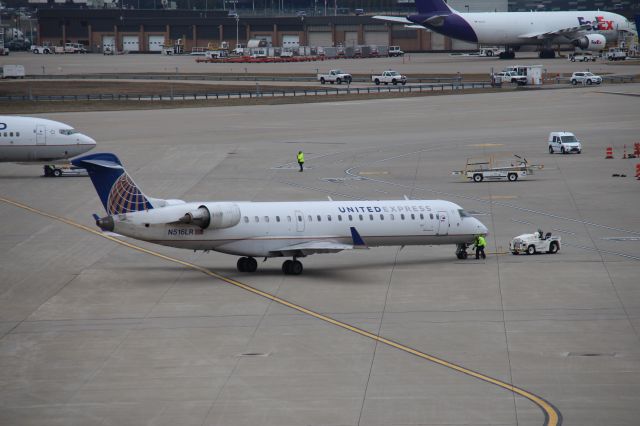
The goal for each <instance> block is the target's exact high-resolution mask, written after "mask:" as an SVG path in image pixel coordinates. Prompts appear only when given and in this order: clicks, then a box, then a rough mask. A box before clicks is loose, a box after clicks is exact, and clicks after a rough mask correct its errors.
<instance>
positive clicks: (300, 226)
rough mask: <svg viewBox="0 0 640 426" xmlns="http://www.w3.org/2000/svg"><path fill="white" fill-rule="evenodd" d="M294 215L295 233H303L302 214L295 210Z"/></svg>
mask: <svg viewBox="0 0 640 426" xmlns="http://www.w3.org/2000/svg"><path fill="white" fill-rule="evenodd" d="M294 213H295V221H296V231H297V232H303V231H304V214H303V213H302V212H301V211H300V210H296V211H295V212H294Z"/></svg>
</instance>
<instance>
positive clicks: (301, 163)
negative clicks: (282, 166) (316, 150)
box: [298, 151, 304, 172]
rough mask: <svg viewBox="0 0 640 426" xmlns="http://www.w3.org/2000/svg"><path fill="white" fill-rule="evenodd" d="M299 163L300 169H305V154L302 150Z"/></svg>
mask: <svg viewBox="0 0 640 426" xmlns="http://www.w3.org/2000/svg"><path fill="white" fill-rule="evenodd" d="M298 165H299V166H300V171H301V172H302V171H304V167H303V166H304V154H303V153H302V151H298Z"/></svg>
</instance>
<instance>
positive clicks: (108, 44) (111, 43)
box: [102, 36, 116, 51]
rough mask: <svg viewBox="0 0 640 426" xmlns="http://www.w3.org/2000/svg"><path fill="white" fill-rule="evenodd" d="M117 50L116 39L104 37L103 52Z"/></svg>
mask: <svg viewBox="0 0 640 426" xmlns="http://www.w3.org/2000/svg"><path fill="white" fill-rule="evenodd" d="M107 49H111V50H116V37H115V36H102V50H103V51H104V50H107Z"/></svg>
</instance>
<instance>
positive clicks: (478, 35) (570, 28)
mask: <svg viewBox="0 0 640 426" xmlns="http://www.w3.org/2000/svg"><path fill="white" fill-rule="evenodd" d="M416 9H417V11H418V13H417V14H413V15H409V16H407V17H399V16H374V17H373V18H374V19H381V20H384V21H391V22H395V23H403V24H406V26H408V27H411V28H426V29H428V30H431V31H434V32H436V33H439V34H442V35H444V36H447V37H451V38H454V39H457V40H463V41H467V42H470V43H479V44H484V45H502V46H506V47H507V49H506V51H505V52H503V53H501V54H500V58H502V59H513V58H514V57H515V53H514V51H513V50H512V49H513V48H516V49H517V48H519V47H520V46H524V45H538V46H541V47H542V49H541V51H540V57H541V58H554V57H555V52H554V50H553V48H552V46H554V45H557V44H572V45H574V46H577V47H580V48H581V49H583V50H602V49H604V48H605V44H606V43H607V42H612V41H616V40H617V39H618V35H619V32H621V31H626V32H631V33H636V30H635V29H634V28H633V24H632V23H631V22H629V21H627V19H626V18H625V17H624V16H621V15H618V14H616V13H611V12H602V11H599V10H592V11H574V12H484V13H461V12H458V11H456V10H453V9H452V8H451V7H449V5H447V3H446V2H445V1H444V0H416Z"/></svg>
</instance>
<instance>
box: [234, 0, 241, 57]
mask: <svg viewBox="0 0 640 426" xmlns="http://www.w3.org/2000/svg"><path fill="white" fill-rule="evenodd" d="M234 6H235V4H234ZM239 23H240V15H238V13H236V46H235V47H236V48H237V47H238V43H239V42H240V37H239V34H240V33H239V32H238V24H239Z"/></svg>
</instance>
